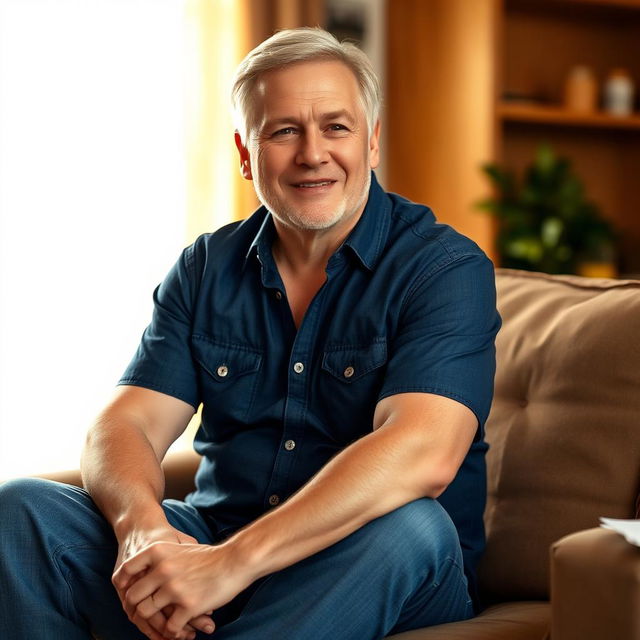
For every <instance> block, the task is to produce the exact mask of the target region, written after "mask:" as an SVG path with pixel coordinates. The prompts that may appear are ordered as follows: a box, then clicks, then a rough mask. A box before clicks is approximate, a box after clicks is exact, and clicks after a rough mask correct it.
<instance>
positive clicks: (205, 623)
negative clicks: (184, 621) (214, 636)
mask: <svg viewBox="0 0 640 640" xmlns="http://www.w3.org/2000/svg"><path fill="white" fill-rule="evenodd" d="M189 626H191V627H193V628H194V629H197V630H198V631H202V632H203V633H213V632H214V631H215V628H216V625H215V622H214V621H213V620H212V619H211V612H209V614H208V615H206V614H203V615H201V616H196V617H195V618H192V619H191V620H189Z"/></svg>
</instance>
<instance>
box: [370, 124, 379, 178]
mask: <svg viewBox="0 0 640 640" xmlns="http://www.w3.org/2000/svg"><path fill="white" fill-rule="evenodd" d="M378 164H380V120H378V121H377V122H376V124H375V126H374V127H373V132H372V134H371V137H370V138H369V168H371V169H375V168H376V167H377V166H378Z"/></svg>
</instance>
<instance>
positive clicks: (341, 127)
mask: <svg viewBox="0 0 640 640" xmlns="http://www.w3.org/2000/svg"><path fill="white" fill-rule="evenodd" d="M329 129H330V130H331V131H346V130H347V127H345V126H344V125H343V124H339V123H337V122H336V123H334V124H331V125H329Z"/></svg>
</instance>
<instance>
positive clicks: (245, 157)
mask: <svg viewBox="0 0 640 640" xmlns="http://www.w3.org/2000/svg"><path fill="white" fill-rule="evenodd" d="M234 140H235V141H236V149H238V153H239V154H240V172H241V173H242V177H243V178H245V180H253V175H252V173H251V160H250V158H249V150H248V149H247V147H245V146H244V144H242V138H241V137H240V134H239V133H238V132H237V131H236V132H235V135H234Z"/></svg>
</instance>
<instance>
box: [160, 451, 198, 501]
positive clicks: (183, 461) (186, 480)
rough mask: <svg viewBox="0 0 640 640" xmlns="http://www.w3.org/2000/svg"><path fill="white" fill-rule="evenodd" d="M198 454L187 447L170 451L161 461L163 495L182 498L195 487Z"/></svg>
mask: <svg viewBox="0 0 640 640" xmlns="http://www.w3.org/2000/svg"><path fill="white" fill-rule="evenodd" d="M200 459H201V458H200V456H199V455H198V454H197V453H196V452H195V451H193V450H192V449H189V450H187V451H176V452H175V453H170V454H169V455H168V456H167V457H166V458H165V459H164V462H163V463H162V468H163V469H164V480H165V486H164V497H165V498H176V499H177V500H184V498H185V496H186V495H187V494H188V493H189V492H191V491H193V490H194V489H195V486H196V485H195V475H196V471H197V469H198V465H199V464H200Z"/></svg>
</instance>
